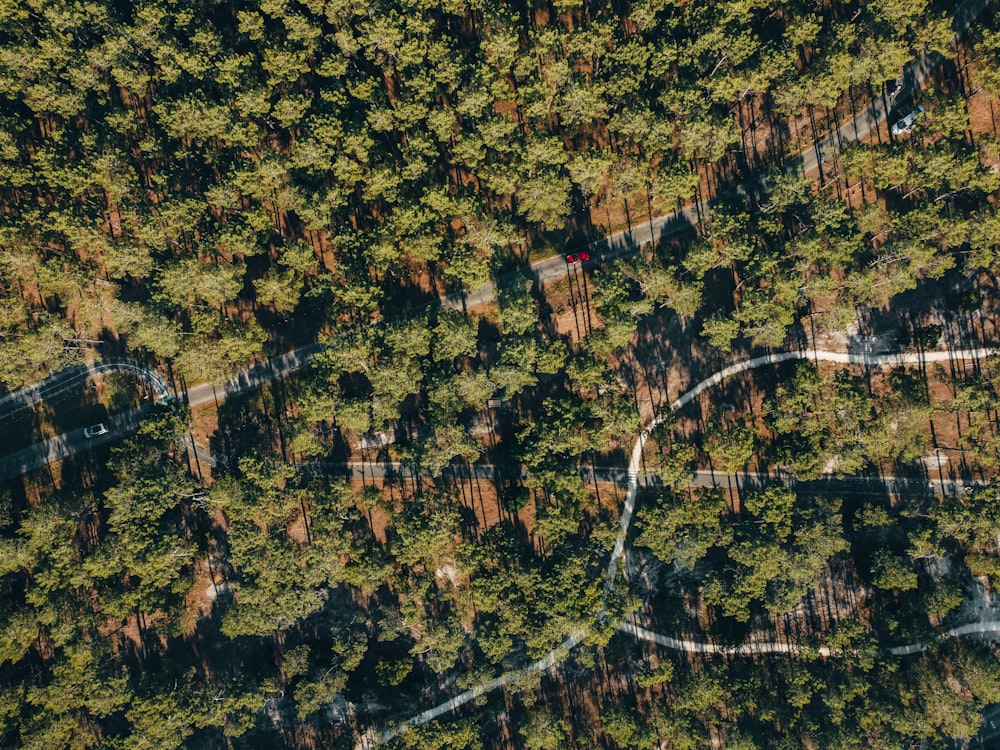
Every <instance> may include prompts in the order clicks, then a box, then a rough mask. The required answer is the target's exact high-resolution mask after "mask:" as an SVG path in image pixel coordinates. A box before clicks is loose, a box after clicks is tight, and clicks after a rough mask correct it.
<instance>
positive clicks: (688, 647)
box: [618, 620, 1000, 657]
mask: <svg viewBox="0 0 1000 750" xmlns="http://www.w3.org/2000/svg"><path fill="white" fill-rule="evenodd" d="M618 630H619V631H620V632H622V633H628V634H629V635H632V636H634V637H636V638H638V639H640V640H643V641H649V642H650V643H655V644H657V645H659V646H663V647H665V648H670V649H673V650H675V651H686V652H688V653H698V654H726V655H728V656H757V655H759V654H792V655H798V654H807V653H811V654H819V655H820V656H825V657H837V656H842V655H844V654H845V653H850V652H845V651H841V650H839V649H830V648H828V647H826V646H819V647H812V646H802V645H799V644H797V643H782V642H779V641H749V642H747V643H740V644H737V645H735V646H720V645H718V644H716V643H707V642H704V641H692V640H690V639H687V638H671V637H670V636H666V635H663V634H661V633H656V632H653V631H652V630H647V629H646V628H643V627H640V626H639V625H637V624H636V623H634V622H623V623H622V624H621V625H619V626H618ZM970 635H1000V621H995V620H986V621H983V622H972V623H969V624H968V625H962V626H961V627H958V628H952V629H951V630H948V631H946V632H945V633H942V634H941V635H940V636H938V638H937V639H936V640H935V641H934V642H933V643H930V644H927V643H909V644H906V645H904V646H892V647H891V648H887V649H884V653H887V654H892V655H893V656H910V655H912V654H920V653H923V652H924V651H927V650H928V649H931V648H936V647H937V646H938V644H940V643H942V642H944V641H946V640H948V639H949V638H962V637H966V636H970Z"/></svg>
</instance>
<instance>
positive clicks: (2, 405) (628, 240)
mask: <svg viewBox="0 0 1000 750" xmlns="http://www.w3.org/2000/svg"><path fill="white" fill-rule="evenodd" d="M990 2H991V0H966V2H964V3H962V4H961V5H960V6H959V7H958V8H957V9H956V10H955V13H954V16H953V22H952V29H953V30H954V32H955V35H956V36H955V38H956V40H957V38H958V37H959V36H960V35H961V34H962V33H963V32H964V31H965V30H966V29H967V28H968V27H969V25H970V24H971V23H972V21H973V20H974V19H975V18H976V17H977V16H978V15H979V14H980V13H981V12H982V11H983V10H984V9H985V8H986V6H987V5H988V4H989V3H990ZM953 43H954V42H953ZM938 62H939V61H938V60H937V59H934V58H932V57H928V56H926V55H924V56H921V57H920V58H919V59H917V60H915V61H914V62H913V63H911V64H910V65H908V66H907V68H906V70H905V72H904V83H903V86H902V88H901V91H902V93H901V94H900V98H905V97H906V96H909V95H910V94H912V92H914V91H916V90H917V88H918V87H919V86H920V84H921V83H922V82H923V81H924V79H925V78H926V77H927V75H928V74H929V73H930V71H931V70H932V69H933V67H934V66H935V65H936V64H937V63H938ZM886 109H887V102H885V101H882V100H878V101H876V102H874V103H873V104H872V106H871V107H869V108H868V109H866V110H863V111H862V112H860V113H858V114H857V115H856V116H855V117H854V118H853V119H852V120H851V121H850V122H848V123H846V124H845V125H843V126H841V127H840V128H839V130H838V131H837V132H836V133H834V134H833V135H832V136H830V137H829V138H827V139H826V140H824V141H821V142H819V143H818V144H817V145H816V147H815V148H810V149H807V150H806V151H803V152H802V153H801V154H799V155H798V156H797V157H794V158H793V159H791V160H790V161H789V162H788V166H789V168H790V169H799V170H801V171H803V172H810V171H812V170H813V169H816V168H817V166H818V165H819V164H820V162H821V161H822V160H823V159H826V158H828V157H829V156H830V155H831V154H832V153H833V149H834V148H835V146H836V145H838V144H841V143H843V142H845V141H850V140H859V139H862V138H865V137H867V136H868V134H869V133H870V132H871V131H872V130H873V129H874V128H875V127H876V126H877V125H878V124H879V123H881V122H884V121H885V118H886ZM708 210H709V204H708V202H702V203H699V204H692V205H689V206H686V207H685V208H683V209H680V210H678V211H675V212H672V213H670V214H667V215H664V216H659V217H656V218H653V219H652V220H650V221H646V222H642V223H639V224H636V225H635V226H633V227H632V228H630V229H628V230H625V231H621V232H617V233H615V234H612V235H609V236H608V237H605V238H602V239H600V240H597V241H595V242H592V243H590V245H588V248H589V250H590V252H591V254H592V256H593V258H594V260H593V261H591V262H592V263H597V262H603V261H608V260H612V259H614V258H618V257H620V256H622V255H626V254H628V253H631V252H635V251H636V250H637V249H638V248H640V247H642V246H643V245H645V244H647V243H650V242H656V241H659V240H660V239H662V238H663V237H667V236H670V235H672V234H675V233H677V232H679V231H682V230H683V229H685V228H687V227H690V226H693V225H694V224H695V223H696V222H697V221H698V219H699V216H701V215H704V214H705V213H706V212H707V211H708ZM570 270H571V268H570V266H569V265H568V264H567V263H566V260H565V258H564V257H563V256H554V257H551V258H546V259H544V260H540V261H536V262H534V263H532V264H531V266H530V267H529V269H528V275H529V276H533V277H534V278H536V279H537V280H538V281H539V282H542V283H544V282H545V281H550V280H552V279H557V278H562V277H565V276H566V275H567V274H568V273H569V272H570ZM523 273H524V272H523V271H517V272H512V273H511V274H508V277H510V278H513V277H514V276H516V275H520V274H523ZM495 292H496V285H495V284H494V283H492V282H491V283H489V284H486V285H484V286H482V287H480V288H478V289H476V290H474V291H470V292H465V293H461V294H457V295H450V296H445V297H441V298H440V299H439V300H436V301H435V302H433V303H431V304H440V305H441V306H442V307H444V308H447V309H454V310H462V309H464V308H466V307H474V306H476V305H479V304H483V303H485V302H488V301H490V300H492V299H493V296H494V294H495ZM320 349H321V345H320V344H318V343H314V344H309V345H308V346H304V347H301V348H299V349H295V350H293V351H291V352H288V353H286V354H283V355H281V356H278V357H274V358H272V359H269V360H267V361H266V362H263V363H260V364H257V365H254V366H252V367H250V368H248V369H246V370H242V371H240V372H239V373H237V375H236V377H235V378H234V379H233V380H231V381H229V382H227V383H224V384H221V385H219V386H216V385H214V384H211V383H202V384H199V385H196V386H193V387H191V388H188V389H187V391H186V398H187V401H188V403H189V404H190V405H191V406H192V407H196V406H200V405H203V404H208V403H212V402H215V403H221V402H222V401H223V400H225V398H226V397H227V396H230V395H234V394H237V393H243V392H246V391H250V390H253V389H255V388H258V387H259V386H260V385H262V384H263V383H265V382H269V381H272V380H275V379H280V378H283V377H286V376H288V375H290V374H292V373H294V372H296V371H298V370H300V369H302V368H303V367H305V366H306V365H308V364H309V362H310V361H311V360H312V357H313V356H314V355H315V354H316V352H318V351H319V350H320ZM105 368H111V369H115V368H117V369H134V370H136V371H137V374H139V375H140V376H142V377H146V378H147V379H148V380H149V381H150V383H151V384H152V385H153V387H154V389H155V390H157V392H160V391H161V390H162V391H163V393H167V392H168V391H167V386H166V383H165V382H164V381H163V379H162V378H161V377H160V376H159V375H158V374H157V373H155V372H154V371H152V370H148V369H146V368H140V367H138V366H137V365H135V364H133V363H103V364H97V365H90V366H88V367H87V368H83V370H81V369H80V368H72V370H71V371H66V372H63V373H58V374H56V375H54V376H52V377H51V378H49V379H47V380H46V381H44V382H43V383H42V384H40V385H38V386H34V387H33V388H27V389H24V390H22V391H18V392H17V393H14V394H9V395H7V396H4V397H2V398H0V420H2V419H4V418H7V417H9V416H11V415H12V414H13V413H15V412H17V411H20V410H22V409H24V408H27V407H28V406H31V405H33V404H35V403H37V402H38V401H39V400H41V399H43V398H45V396H46V395H51V394H52V393H55V392H58V390H62V389H63V388H65V387H69V385H71V384H73V382H75V381H74V378H79V377H80V376H81V374H82V375H83V377H85V378H86V377H91V376H92V375H93V373H95V372H97V371H100V370H101V369H105ZM160 397H161V398H163V397H164V396H163V395H161V396H160ZM68 435H69V436H70V437H69V438H67V440H68V441H69V442H68V444H67V445H68V446H70V447H72V446H76V448H78V449H82V448H84V447H86V446H87V445H88V444H87V443H84V442H83V441H82V437H81V436H77V437H75V438H74V437H73V433H68ZM60 439H61V438H56V440H60ZM50 442H51V441H50ZM89 445H95V443H90V444H89ZM67 449H68V448H66V447H64V448H62V449H60V451H61V452H59V451H57V452H58V453H59V454H60V455H61V453H62V452H65V451H66V450H67ZM26 450H27V451H30V450H31V449H26ZM49 450H55V449H54V448H52V446H48V447H47V448H46V447H45V444H43V445H42V446H38V447H36V448H35V450H34V451H33V455H35V456H37V457H41V456H43V455H48V453H47V451H49ZM71 453H72V450H70V451H69V453H68V454H66V455H71ZM22 454H23V455H22ZM202 454H203V452H202V453H199V454H198V455H199V456H202ZM16 455H18V456H20V459H17V460H21V461H23V460H24V458H25V456H26V455H28V454H27V453H26V452H25V451H22V452H21V453H19V454H16ZM52 455H56V453H52ZM63 457H65V456H63ZM204 458H205V459H206V460H207V458H208V457H207V456H205V457H204ZM7 459H8V460H9V462H13V463H16V460H15V457H14V456H8V457H7ZM13 463H10V465H13ZM22 465H23V466H33V467H34V468H38V467H37V465H33V464H32V463H31V462H30V461H29V462H28V463H22ZM0 475H2V469H0Z"/></svg>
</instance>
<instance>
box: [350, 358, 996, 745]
mask: <svg viewBox="0 0 1000 750" xmlns="http://www.w3.org/2000/svg"><path fill="white" fill-rule="evenodd" d="M998 352H1000V349H995V348H986V347H980V348H977V349H956V350H951V351H929V352H908V353H904V352H893V353H889V354H864V353H860V354H854V353H849V352H833V351H828V350H825V349H808V350H801V351H793V352H776V353H773V354H765V355H763V356H760V357H753V358H752V359H746V360H743V361H742V362H737V363H735V364H732V365H730V366H728V367H724V368H723V369H721V370H719V371H718V372H715V373H714V374H712V375H709V376H708V377H707V378H705V379H704V380H702V381H701V382H699V383H698V384H696V385H695V386H694V387H693V388H690V389H688V390H687V391H685V392H684V393H683V394H682V395H681V396H679V397H678V398H677V399H676V400H674V401H673V402H672V403H671V404H670V411H671V412H676V411H679V410H680V409H682V408H684V407H685V406H686V405H688V404H690V403H691V402H692V401H693V400H694V399H696V398H697V397H698V396H699V395H701V394H702V393H704V392H705V391H706V390H708V389H709V388H712V387H713V386H716V385H718V384H720V383H722V382H723V381H725V380H727V379H728V378H731V377H733V376H734V375H738V374H740V373H742V372H746V371H747V370H753V369H756V368H758V367H764V366H767V365H776V364H781V363H782V362H790V361H794V360H805V359H810V360H813V361H817V362H832V363H835V364H845V365H863V366H866V367H882V366H905V365H923V364H929V363H934V362H956V361H972V360H978V359H984V358H985V357H988V356H989V355H991V354H995V353H998ZM664 417H665V415H661V416H658V417H655V418H654V419H653V420H652V421H651V422H650V423H649V424H648V425H646V427H645V428H644V429H643V430H642V432H641V433H639V436H638V438H637V439H636V441H635V445H634V446H633V448H632V456H631V458H630V460H629V464H628V491H627V492H626V495H625V502H624V504H623V505H622V512H621V519H620V523H619V530H618V536H617V538H616V539H615V545H614V548H613V550H612V552H611V557H610V559H609V560H608V565H607V569H606V570H605V574H604V575H605V590H606V591H608V590H610V588H611V587H612V586H613V585H614V581H615V578H616V577H617V575H618V568H619V566H620V565H621V560H622V558H623V557H624V554H625V541H626V539H627V537H628V532H629V528H630V527H631V524H632V516H633V513H634V511H635V499H636V496H637V495H638V493H639V478H640V475H641V467H642V452H643V449H644V448H645V446H646V441H647V440H648V439H649V436H650V434H651V433H652V431H653V429H654V428H655V427H656V426H657V425H659V424H660V423H661V422H662V421H663V419H664ZM618 630H620V631H621V632H624V633H629V634H631V635H633V636H635V637H636V638H639V639H642V640H647V641H651V642H653V643H657V644H659V645H661V646H665V647H667V648H672V649H676V650H679V651H688V652H696V653H713V654H716V653H717V654H734V655H747V656H750V655H756V654H767V653H786V654H799V653H805V652H808V651H810V648H807V647H804V646H797V645H794V644H788V643H778V642H773V641H758V642H752V643H745V644H740V645H737V646H719V645H716V644H712V643H703V642H699V641H692V640H686V639H678V638H671V637H670V636H666V635H661V634H660V633H655V632H653V631H651V630H647V629H645V628H642V627H639V626H638V625H635V624H633V623H628V622H626V623H622V624H621V625H619V626H618ZM981 633H1000V622H993V621H984V622H975V623H969V624H967V625H963V626H961V627H958V628H954V629H952V630H949V631H948V632H947V633H945V634H943V635H942V636H940V637H939V639H938V640H939V641H940V640H943V639H947V638H949V637H961V636H966V635H973V634H981ZM586 635H587V634H586V632H576V633H573V634H572V635H570V636H568V637H567V638H566V639H565V640H564V641H563V642H562V643H560V644H559V645H558V646H556V647H555V648H554V649H553V650H552V651H551V652H549V654H548V655H547V656H545V657H543V658H541V659H538V660H537V661H535V662H532V663H531V664H529V665H528V666H526V667H524V668H523V669H518V670H515V671H513V672H506V673H504V674H502V675H500V676H499V677H496V678H494V679H492V680H489V681H487V682H483V683H481V684H479V685H477V686H475V687H473V688H470V689H469V690H466V691H465V692H463V693H459V694H458V695H456V696H454V697H453V698H450V699H449V700H447V701H445V702H443V703H440V704H438V705H436V706H434V707H433V708H429V709H427V710H426V711H422V712H421V713H419V714H417V715H415V716H412V717H410V718H409V719H406V720H405V721H403V722H401V723H400V724H397V725H396V726H394V727H392V728H391V729H388V730H385V731H383V732H382V733H378V732H377V731H375V730H369V731H368V732H367V733H366V734H365V735H364V736H363V737H362V738H361V740H360V742H359V743H358V745H357V746H356V749H355V750H364V749H367V748H372V747H376V746H378V745H380V744H382V743H385V742H388V741H390V740H392V739H395V738H396V737H398V736H400V735H401V734H403V733H404V732H406V731H407V730H409V729H411V728H416V727H419V726H421V725H423V724H426V723H428V722H430V721H433V720H434V719H438V718H440V717H441V716H444V715H446V714H448V713H451V712H452V711H454V710H455V709H457V708H459V707H460V706H463V705H465V704H466V703H468V702H470V701H473V700H475V699H476V698H478V697H480V696H482V695H485V694H486V693H489V692H491V691H493V690H496V689H497V688H500V687H504V686H506V685H510V684H512V683H516V682H517V681H518V680H519V679H521V678H523V677H525V676H526V675H528V674H530V673H532V672H544V671H547V670H549V669H551V668H552V667H554V666H555V665H556V664H558V663H559V662H560V661H562V659H564V658H565V657H566V656H567V655H568V654H569V652H570V650H571V649H572V648H573V647H574V646H576V645H577V644H579V643H580V642H581V641H583V639H584V638H585V637H586ZM933 646H934V644H933V643H931V644H924V643H913V644H909V645H904V646H895V647H893V648H890V649H887V651H888V652H889V653H890V654H894V655H899V656H902V655H907V654H915V653H919V652H921V651H925V650H927V649H928V648H933ZM812 651H813V652H815V653H819V654H820V655H821V656H827V657H832V656H836V655H837V654H839V653H843V652H840V651H832V650H830V649H829V648H826V647H824V646H821V647H819V648H816V649H812Z"/></svg>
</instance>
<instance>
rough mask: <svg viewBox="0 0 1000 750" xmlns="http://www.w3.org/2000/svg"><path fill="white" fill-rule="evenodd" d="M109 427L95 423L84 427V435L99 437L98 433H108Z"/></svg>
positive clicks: (86, 436)
mask: <svg viewBox="0 0 1000 750" xmlns="http://www.w3.org/2000/svg"><path fill="white" fill-rule="evenodd" d="M107 432H108V428H107V427H105V426H104V425H103V424H95V425H92V426H90V427H84V428H83V436H84V437H85V438H92V437H97V436H98V435H106V434H107Z"/></svg>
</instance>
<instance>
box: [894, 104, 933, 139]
mask: <svg viewBox="0 0 1000 750" xmlns="http://www.w3.org/2000/svg"><path fill="white" fill-rule="evenodd" d="M926 111H927V110H926V109H924V107H923V105H920V106H918V107H917V108H916V109H915V110H913V111H912V112H910V114H908V115H907V116H906V117H903V118H902V119H900V120H897V121H896V122H894V123H893V125H892V134H893V135H902V134H903V133H909V132H910V131H911V130H913V123H915V122H916V121H917V118H918V117H920V115H922V114H923V113H924V112H926Z"/></svg>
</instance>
